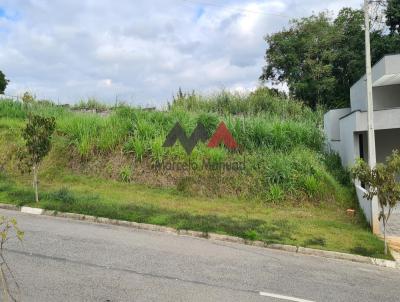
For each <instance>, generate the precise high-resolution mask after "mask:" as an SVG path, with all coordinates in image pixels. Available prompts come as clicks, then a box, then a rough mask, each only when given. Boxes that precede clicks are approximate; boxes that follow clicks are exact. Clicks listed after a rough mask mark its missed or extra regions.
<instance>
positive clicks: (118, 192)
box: [0, 90, 384, 257]
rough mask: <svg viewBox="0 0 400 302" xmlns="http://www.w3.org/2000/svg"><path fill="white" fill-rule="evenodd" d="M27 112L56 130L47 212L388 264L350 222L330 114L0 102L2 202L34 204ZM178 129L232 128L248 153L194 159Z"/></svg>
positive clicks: (202, 152)
mask: <svg viewBox="0 0 400 302" xmlns="http://www.w3.org/2000/svg"><path fill="white" fill-rule="evenodd" d="M83 105H85V104H83ZM86 105H89V104H86ZM90 106H92V107H94V109H96V104H95V103H92V104H91V105H90ZM83 107H84V106H83ZM100 109H101V110H104V106H102V107H101V108H99V110H100ZM28 112H34V113H39V114H42V115H47V116H49V115H50V116H54V117H56V122H57V131H56V135H55V137H54V138H53V142H54V146H53V149H52V151H51V153H50V155H49V156H48V158H46V160H45V162H44V163H43V165H42V167H41V170H40V187H41V201H40V204H39V206H41V207H44V208H47V209H54V210H59V211H68V212H77V213H84V214H90V215H95V216H103V217H110V218H119V219H125V220H132V221H137V222H146V223H152V224H159V225H167V226H172V227H176V228H180V229H192V230H199V231H203V232H205V233H206V232H217V233H224V234H231V235H236V236H240V237H243V238H246V239H249V240H263V241H266V242H270V243H271V242H274V243H286V244H294V245H300V246H310V247H315V248H320V249H327V250H336V251H343V252H350V253H356V254H362V255H368V256H374V257H384V256H383V243H382V242H381V241H380V240H379V239H378V238H377V237H375V236H374V235H372V234H371V232H370V231H369V229H368V227H367V225H366V223H365V221H364V219H363V217H362V216H361V215H360V211H357V212H358V215H356V216H355V217H348V216H347V215H346V209H347V208H350V207H352V208H357V204H356V202H355V197H354V192H353V190H352V188H351V184H350V182H349V177H348V174H347V173H346V172H345V171H343V170H342V169H341V168H340V164H339V161H338V158H337V157H336V156H334V155H330V154H325V153H324V152H323V136H322V134H321V131H320V126H321V112H312V111H311V110H310V109H308V108H306V107H304V106H303V105H301V104H299V103H297V102H294V101H289V100H281V99H279V98H277V97H276V96H274V95H272V94H271V93H270V92H269V91H267V90H259V91H257V92H255V93H253V94H251V95H249V96H238V95H230V94H226V93H222V94H221V95H217V96H214V97H210V98H204V97H200V96H196V95H183V96H181V97H180V98H178V99H177V100H176V101H175V102H174V103H173V104H172V105H171V106H170V108H169V109H168V110H167V111H164V112H160V111H153V112H148V111H143V110H140V109H135V108H130V107H127V106H118V107H116V108H109V114H108V115H107V116H100V115H98V114H88V113H79V112H72V111H71V110H69V109H68V108H60V107H58V106H54V105H52V104H50V103H43V102H42V103H40V102H34V103H32V104H29V105H23V104H21V103H16V102H12V101H2V102H0V146H1V147H0V151H1V155H0V164H1V165H2V174H1V179H0V201H1V202H9V203H16V204H20V205H22V204H28V205H34V204H33V203H32V201H33V191H32V189H31V180H30V176H29V175H26V174H24V175H23V174H21V173H19V171H18V169H17V164H18V162H17V159H16V158H15V156H14V155H15V152H16V150H18V148H20V147H21V146H23V141H22V138H21V136H20V131H21V129H22V128H23V127H24V124H25V119H26V116H27V114H28ZM177 121H179V122H180V123H181V124H182V125H183V126H184V128H185V129H187V133H188V134H189V133H191V131H192V130H193V129H194V128H195V126H196V124H197V122H199V121H201V122H202V123H203V124H205V125H206V127H207V129H208V131H209V132H210V133H212V132H213V131H214V130H215V128H216V126H217V125H218V123H219V122H220V121H224V122H225V123H226V124H227V125H228V128H229V130H230V131H231V132H232V134H233V135H234V137H235V139H236V140H237V141H238V143H239V145H240V146H241V149H240V151H238V152H234V153H232V152H229V151H227V150H226V149H224V148H222V147H221V148H217V149H209V148H206V147H205V145H200V146H198V147H196V149H195V150H194V152H193V153H192V154H191V155H190V156H189V155H187V154H186V153H185V152H184V150H183V148H182V147H181V146H179V145H177V146H175V147H173V148H170V149H165V148H163V147H162V144H163V141H164V139H165V135H166V133H167V132H168V131H169V130H170V129H171V128H172V126H173V125H174V124H175V122H177ZM244 158H245V160H246V168H245V169H244V170H243V171H241V172H240V173H236V172H235V173H232V172H229V173H227V172H221V171H207V172H205V171H192V172H190V173H187V172H176V171H172V172H171V171H168V172H165V171H164V172H160V171H158V172H156V171H154V170H152V169H151V168H149V167H150V166H151V165H152V164H161V163H164V162H166V161H179V162H188V161H191V162H195V161H197V162H201V161H203V160H207V161H209V162H213V163H223V162H226V161H234V160H237V161H239V160H243V159H244Z"/></svg>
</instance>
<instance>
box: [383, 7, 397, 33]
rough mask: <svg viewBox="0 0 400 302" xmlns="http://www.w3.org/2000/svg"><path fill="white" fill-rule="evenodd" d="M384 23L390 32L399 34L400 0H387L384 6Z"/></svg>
mask: <svg viewBox="0 0 400 302" xmlns="http://www.w3.org/2000/svg"><path fill="white" fill-rule="evenodd" d="M386 25H387V26H388V27H389V29H390V32H391V33H392V34H393V33H398V34H400V1H399V0H388V1H387V8H386Z"/></svg>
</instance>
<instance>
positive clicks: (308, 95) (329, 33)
mask: <svg viewBox="0 0 400 302" xmlns="http://www.w3.org/2000/svg"><path fill="white" fill-rule="evenodd" d="M335 39H336V34H335V32H334V26H332V24H331V22H330V19H329V17H328V16H327V14H326V13H321V14H319V15H318V16H311V17H309V18H303V19H300V20H293V21H291V26H290V28H289V29H284V30H283V31H281V32H279V33H276V34H273V35H269V36H267V37H266V41H267V43H268V45H269V47H268V49H267V53H266V57H265V58H266V61H267V62H268V64H267V66H265V67H264V69H263V74H262V76H261V78H260V79H261V80H263V81H267V80H272V82H274V83H281V82H287V84H288V86H289V90H290V94H291V96H293V97H295V98H299V99H301V100H304V101H306V102H307V103H308V104H309V105H310V106H311V107H312V108H315V107H316V105H317V104H323V103H327V102H329V101H331V100H329V94H330V93H329V91H332V90H333V88H334V87H335V86H336V79H335V77H334V75H333V65H332V64H331V62H332V61H333V60H334V59H335V56H336V54H335V53H334V51H333V48H332V43H333V41H334V40H335Z"/></svg>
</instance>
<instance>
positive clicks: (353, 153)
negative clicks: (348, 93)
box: [339, 113, 360, 167]
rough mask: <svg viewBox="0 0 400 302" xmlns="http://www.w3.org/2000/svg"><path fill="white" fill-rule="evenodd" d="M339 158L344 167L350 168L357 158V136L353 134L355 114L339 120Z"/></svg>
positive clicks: (355, 122) (355, 121)
mask: <svg viewBox="0 0 400 302" xmlns="http://www.w3.org/2000/svg"><path fill="white" fill-rule="evenodd" d="M339 124H340V145H341V146H340V153H339V154H340V158H341V159H342V164H343V166H345V167H350V166H352V165H353V164H354V162H355V160H356V159H357V158H358V157H359V154H360V150H359V140H358V135H357V134H356V133H355V132H354V129H356V125H357V113H355V114H351V115H349V116H346V117H344V118H342V119H341V120H340V123H339Z"/></svg>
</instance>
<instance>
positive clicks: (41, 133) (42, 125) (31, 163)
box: [18, 115, 56, 202]
mask: <svg viewBox="0 0 400 302" xmlns="http://www.w3.org/2000/svg"><path fill="white" fill-rule="evenodd" d="M55 126H56V125H55V119H54V118H53V117H50V118H47V117H42V116H39V115H29V118H28V123H27V124H26V127H25V129H23V131H22V137H23V138H24V139H25V146H26V150H20V152H19V153H18V157H19V160H20V163H22V164H23V166H25V167H26V168H27V169H26V170H28V171H31V170H32V171H33V187H34V189H35V201H36V202H39V192H38V182H39V181H38V172H39V166H40V163H41V162H42V160H43V158H44V157H45V156H46V155H47V154H48V153H49V152H50V149H51V137H52V135H53V132H54V129H55Z"/></svg>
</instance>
